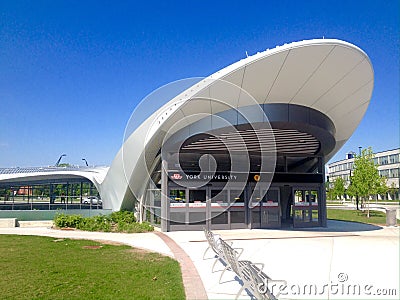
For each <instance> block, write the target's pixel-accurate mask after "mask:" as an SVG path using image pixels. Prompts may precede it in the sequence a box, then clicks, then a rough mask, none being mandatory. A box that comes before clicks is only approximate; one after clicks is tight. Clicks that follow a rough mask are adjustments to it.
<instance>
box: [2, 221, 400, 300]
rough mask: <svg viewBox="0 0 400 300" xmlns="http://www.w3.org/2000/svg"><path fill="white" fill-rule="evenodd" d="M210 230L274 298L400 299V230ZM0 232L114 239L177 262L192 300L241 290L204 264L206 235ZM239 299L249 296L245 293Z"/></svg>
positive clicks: (334, 226) (345, 226) (341, 226)
mask: <svg viewBox="0 0 400 300" xmlns="http://www.w3.org/2000/svg"><path fill="white" fill-rule="evenodd" d="M213 232H215V233H217V234H220V235H221V237H222V238H223V239H224V240H229V241H230V242H232V245H233V247H241V248H243V249H244V252H243V254H242V256H241V259H244V260H246V259H248V260H251V261H253V262H259V263H263V264H264V265H265V268H264V271H265V272H266V273H267V274H268V275H269V276H270V277H271V278H272V279H274V280H277V281H276V282H273V283H272V284H273V286H271V289H272V290H273V293H274V294H275V295H277V294H278V293H279V288H281V289H283V290H281V293H280V296H279V298H280V299H398V298H399V295H400V291H399V265H400V261H399V237H400V236H399V227H384V228H381V227H377V226H373V225H365V224H359V223H350V222H340V221H329V222H328V228H321V229H302V230H294V229H287V230H266V229H253V230H248V229H240V230H221V231H213ZM0 234H24V235H42V236H52V237H56V238H61V237H65V238H79V239H92V240H109V241H115V242H120V243H124V244H127V245H131V246H133V247H138V248H143V249H148V250H151V251H156V252H159V253H162V254H164V255H168V256H171V257H174V258H175V259H177V260H178V261H179V262H180V264H181V268H182V272H183V281H184V285H185V291H186V293H187V298H188V299H204V298H206V297H208V298H209V299H232V298H235V296H236V293H237V292H238V291H239V289H240V282H239V280H238V278H237V277H236V276H235V275H234V274H233V273H232V272H230V271H227V272H225V274H224V276H223V278H222V283H218V281H219V277H220V274H221V271H222V269H223V266H222V264H221V263H217V264H216V267H215V270H214V272H212V271H211V266H212V264H213V262H214V259H213V255H212V253H211V252H209V253H208V255H207V256H206V259H203V254H204V251H205V250H206V248H207V243H206V241H205V238H204V234H203V232H202V231H181V232H168V233H158V232H155V233H141V234H122V233H99V232H83V231H65V230H53V229H50V228H45V227H38V228H0ZM182 250H183V251H182ZM283 281H286V282H287V285H286V286H285V287H283V286H282V282H283ZM203 286H204V288H203ZM240 299H250V296H249V295H247V294H246V293H243V294H242V295H241V296H240Z"/></svg>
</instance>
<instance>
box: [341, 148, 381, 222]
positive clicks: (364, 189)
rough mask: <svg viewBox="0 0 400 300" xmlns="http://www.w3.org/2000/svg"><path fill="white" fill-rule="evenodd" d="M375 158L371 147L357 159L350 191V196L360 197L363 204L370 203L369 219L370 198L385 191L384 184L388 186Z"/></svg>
mask: <svg viewBox="0 0 400 300" xmlns="http://www.w3.org/2000/svg"><path fill="white" fill-rule="evenodd" d="M373 157H374V154H373V152H372V149H371V147H369V148H368V149H364V150H363V151H362V153H361V155H357V156H356V157H355V159H354V172H353V175H352V176H351V180H350V182H351V184H350V187H349V189H348V192H349V191H350V194H352V195H356V197H360V198H361V201H362V203H365V202H366V201H368V208H367V217H369V197H370V196H372V195H376V194H377V193H378V192H381V191H382V190H384V187H383V184H384V185H386V183H385V180H382V178H381V177H380V176H379V172H378V168H377V166H376V165H375V163H374V161H373ZM357 207H358V205H357Z"/></svg>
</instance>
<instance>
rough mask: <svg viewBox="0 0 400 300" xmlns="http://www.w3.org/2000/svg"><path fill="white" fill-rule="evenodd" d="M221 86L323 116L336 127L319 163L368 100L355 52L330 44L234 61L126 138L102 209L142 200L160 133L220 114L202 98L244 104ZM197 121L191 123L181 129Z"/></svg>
mask: <svg viewBox="0 0 400 300" xmlns="http://www.w3.org/2000/svg"><path fill="white" fill-rule="evenodd" d="M226 83H230V84H232V85H235V86H237V87H240V88H241V89H243V90H244V91H246V92H247V93H248V94H250V95H251V96H252V97H253V98H254V99H255V100H256V102H257V103H259V104H263V103H266V104H269V103H288V104H297V105H302V106H306V107H310V108H313V109H315V110H318V111H320V112H322V113H323V114H325V115H326V116H328V117H329V118H330V119H331V121H332V122H333V123H334V125H335V128H336V133H335V140H336V146H335V148H334V149H333V151H332V152H331V153H330V154H329V155H328V156H327V159H329V158H330V157H331V156H333V155H334V154H335V153H336V152H337V151H338V150H339V149H340V147H341V146H342V145H343V144H344V143H345V142H346V141H347V140H348V138H349V137H350V136H351V135H352V133H353V132H354V130H355V129H356V127H357V126H358V124H359V123H360V121H361V119H362V117H363V115H364V114H365V112H366V110H367V108H368V105H369V102H370V99H371V95H372V90H373V85H374V72H373V68H372V65H371V62H370V60H369V58H368V56H367V55H366V54H365V53H364V52H363V51H362V50H361V49H359V48H358V47H356V46H354V45H352V44H350V43H347V42H344V41H340V40H335V39H316V40H307V41H301V42H295V43H290V44H285V45H283V46H279V47H276V48H274V49H268V50H266V51H263V52H260V53H257V54H255V55H253V56H249V57H247V58H245V59H242V60H240V61H238V62H236V63H234V64H232V65H230V66H228V67H226V68H224V69H222V70H220V71H218V72H216V73H214V74H213V75H211V76H209V77H207V78H205V79H204V80H202V81H200V82H198V83H197V84H195V85H193V86H192V87H190V88H189V89H187V90H185V91H184V92H182V93H180V94H179V95H177V96H176V97H174V98H173V99H171V100H170V101H168V103H166V104H165V105H163V106H162V107H161V108H160V109H158V110H157V111H156V112H155V113H154V114H153V115H152V116H150V117H149V118H148V119H147V120H146V121H145V122H144V123H143V124H142V125H141V126H139V127H138V128H137V129H136V130H135V131H134V132H133V133H132V134H131V136H130V137H129V138H128V139H127V140H126V141H125V143H124V145H123V148H121V150H120V151H119V153H118V154H117V156H116V158H115V160H114V162H113V164H112V166H111V167H110V170H109V173H108V174H107V177H106V178H105V181H104V184H103V185H102V187H101V188H102V192H103V194H104V196H102V197H103V198H104V199H105V200H106V202H104V203H105V206H107V205H109V208H113V209H119V208H120V206H121V204H122V203H123V202H124V201H129V200H128V198H131V197H132V192H133V194H134V195H135V196H136V198H138V197H139V198H140V197H141V195H143V192H144V190H143V189H144V188H145V186H146V182H147V180H148V178H147V177H146V176H145V175H144V174H145V173H146V172H145V168H146V166H145V163H147V164H149V163H150V164H151V161H150V162H149V161H146V162H145V161H144V160H145V159H146V160H148V159H151V157H152V156H151V155H148V154H147V153H149V152H150V153H154V154H153V157H155V155H156V153H157V151H158V150H159V149H160V148H159V147H161V142H159V141H160V140H162V138H163V136H164V135H165V131H166V130H169V128H172V126H174V124H177V123H178V122H179V121H180V120H181V119H182V118H184V117H186V116H188V115H195V114H199V113H204V112H208V113H212V114H215V113H216V112H219V111H221V110H223V109H222V108H218V107H215V106H214V107H212V105H211V106H210V108H205V105H203V104H202V102H201V101H202V100H201V99H202V97H204V98H217V99H218V98H221V96H222V97H223V98H224V99H227V98H228V99H229V101H231V104H232V106H234V107H243V106H244V105H246V104H248V103H249V102H246V101H242V98H243V93H232V94H231V95H226V93H229V92H230V91H229V90H227V89H226ZM191 100H193V101H191ZM197 120H198V119H196V118H193V120H191V121H189V122H191V123H194V122H196V121H197ZM186 125H188V124H186ZM189 125H190V124H189ZM182 127H183V125H182V126H181V128H182ZM178 129H179V128H176V129H174V130H175V131H176V130H178ZM145 152H146V157H145ZM124 156H125V158H124ZM127 158H129V159H127ZM127 162H128V163H127ZM128 183H129V186H128ZM107 198H108V199H109V202H108V203H109V204H107Z"/></svg>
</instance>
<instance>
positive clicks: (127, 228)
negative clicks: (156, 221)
mask: <svg viewBox="0 0 400 300" xmlns="http://www.w3.org/2000/svg"><path fill="white" fill-rule="evenodd" d="M118 231H119V232H127V233H134V232H137V233H139V232H140V233H141V232H149V231H154V227H153V226H151V225H150V224H149V223H147V222H143V223H136V222H135V223H118Z"/></svg>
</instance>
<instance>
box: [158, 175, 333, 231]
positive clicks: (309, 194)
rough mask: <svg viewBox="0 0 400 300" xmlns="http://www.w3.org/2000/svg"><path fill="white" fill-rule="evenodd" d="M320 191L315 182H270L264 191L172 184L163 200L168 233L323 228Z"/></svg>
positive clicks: (211, 184)
mask: <svg viewBox="0 0 400 300" xmlns="http://www.w3.org/2000/svg"><path fill="white" fill-rule="evenodd" d="M172 176H173V175H172ZM175 176H176V175H175ZM254 176H257V175H253V174H252V175H251V177H254ZM303 176H304V175H303ZM299 177H301V175H300V174H298V176H297V178H299ZM323 192H324V191H323V189H322V188H321V184H318V183H301V184H299V183H296V184H288V183H279V182H273V183H272V184H271V185H270V186H268V187H265V188H263V187H262V186H261V187H260V186H257V182H255V181H248V182H246V183H245V186H244V189H240V188H236V187H226V186H225V184H224V183H221V182H209V183H208V184H207V185H206V186H201V187H183V186H180V185H178V184H176V183H175V182H172V181H171V182H168V189H167V196H168V197H166V198H167V199H166V201H167V203H166V205H167V206H168V208H167V210H168V216H169V218H168V220H167V222H168V224H167V230H168V231H176V230H202V229H203V228H204V227H205V228H208V229H210V230H218V229H240V228H249V229H252V228H282V227H294V228H302V227H317V226H325V223H324V221H325V220H326V216H325V213H324V211H325V203H324V201H323V200H322V199H323V198H324V197H323Z"/></svg>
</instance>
